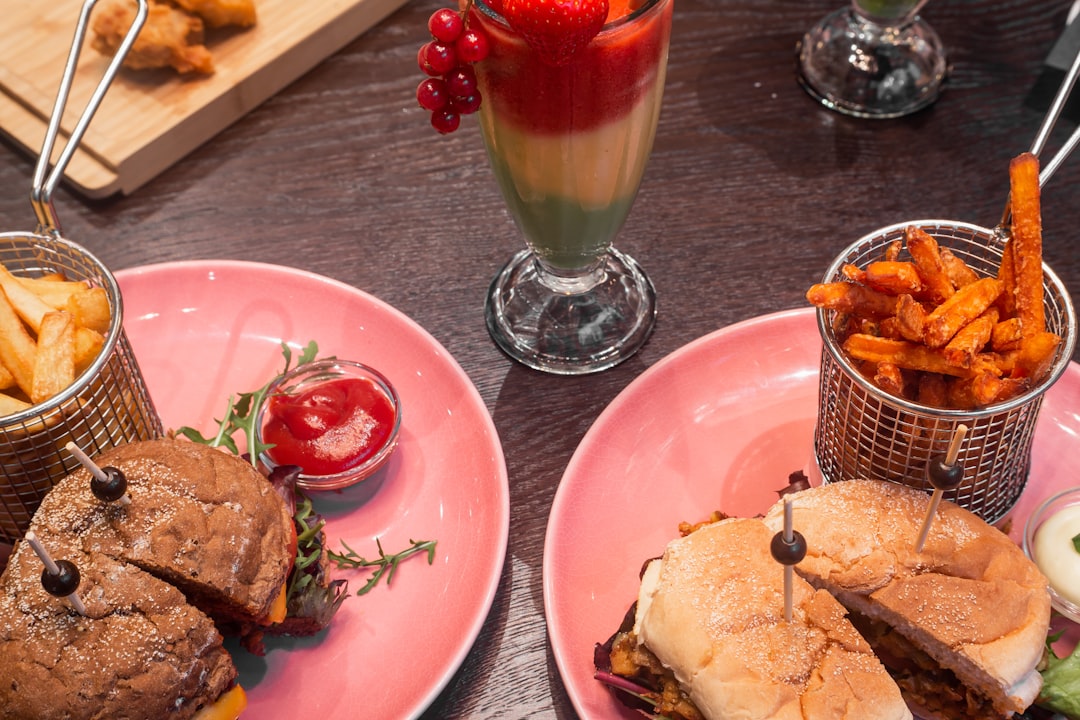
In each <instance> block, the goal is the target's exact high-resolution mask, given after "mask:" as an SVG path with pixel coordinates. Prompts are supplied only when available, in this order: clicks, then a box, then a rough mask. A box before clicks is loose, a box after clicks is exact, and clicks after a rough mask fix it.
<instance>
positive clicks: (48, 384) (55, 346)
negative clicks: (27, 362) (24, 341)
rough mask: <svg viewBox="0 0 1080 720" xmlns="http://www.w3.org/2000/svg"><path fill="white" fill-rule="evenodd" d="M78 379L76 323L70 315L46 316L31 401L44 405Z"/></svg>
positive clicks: (39, 335)
mask: <svg viewBox="0 0 1080 720" xmlns="http://www.w3.org/2000/svg"><path fill="white" fill-rule="evenodd" d="M74 380H75V321H74V320H73V319H72V317H71V315H70V314H69V313H66V312H64V311H62V310H54V311H52V312H50V313H46V315H45V317H44V318H42V320H41V330H40V332H38V343H37V354H36V356H35V358H34V378H33V385H32V387H31V389H30V399H31V400H32V401H33V402H35V403H39V402H44V401H45V400H48V399H49V398H51V397H52V396H54V395H56V394H57V393H59V392H60V391H61V390H63V389H64V388H66V387H67V386H68V385H70V384H71V383H72V382H74Z"/></svg>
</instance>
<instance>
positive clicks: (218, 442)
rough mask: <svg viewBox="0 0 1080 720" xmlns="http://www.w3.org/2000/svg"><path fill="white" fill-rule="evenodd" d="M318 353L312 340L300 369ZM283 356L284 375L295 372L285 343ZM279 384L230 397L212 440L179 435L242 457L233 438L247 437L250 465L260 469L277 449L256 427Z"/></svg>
mask: <svg viewBox="0 0 1080 720" xmlns="http://www.w3.org/2000/svg"><path fill="white" fill-rule="evenodd" d="M318 353H319V346H318V344H317V343H316V342H315V341H314V340H311V341H310V342H308V344H307V345H306V346H304V349H303V350H302V351H301V353H300V357H299V358H298V359H297V362H296V366H297V367H298V366H300V365H303V364H305V363H309V362H311V361H312V360H314V359H315V357H316V356H317V355H318ZM281 354H282V356H283V357H284V358H285V367H284V368H283V369H282V371H281V374H285V373H287V372H289V370H291V369H292V368H293V365H292V359H293V351H292V348H291V347H289V345H288V344H287V343H284V342H283V343H281ZM275 380H277V378H276V377H275V378H273V379H271V380H270V381H269V382H267V383H266V384H265V385H263V386H262V387H261V388H259V389H258V390H253V391H251V392H246V393H240V394H239V395H236V396H233V395H230V396H229V400H228V404H227V405H226V407H225V416H224V417H223V418H221V419H217V418H215V419H214V422H216V423H217V424H218V431H217V433H216V434H214V435H213V436H212V437H205V436H204V435H203V434H202V433H200V432H199V431H198V430H196V429H195V428H193V427H188V426H187V425H185V426H183V427H180V428H178V429H177V430H176V432H177V433H178V434H180V435H183V436H184V437H186V438H187V439H189V440H192V441H193V442H197V443H202V444H203V445H210V446H211V447H225V448H227V449H228V450H229V451H230V452H232V453H234V454H236V455H240V450H239V447H238V446H237V444H236V440H235V438H234V437H233V436H234V435H235V434H236V433H237V432H240V433H243V436H244V440H245V442H246V444H247V455H248V461H249V462H250V463H251V464H252V465H255V466H258V463H259V456H260V455H262V454H263V453H264V452H266V451H267V450H269V449H270V448H271V447H273V446H272V445H268V444H266V443H263V442H259V433H258V428H256V426H255V423H256V422H257V421H258V416H259V408H260V407H262V404H263V401H264V400H265V399H266V394H267V393H268V392H269V391H270V386H271V385H273V384H274V381H275Z"/></svg>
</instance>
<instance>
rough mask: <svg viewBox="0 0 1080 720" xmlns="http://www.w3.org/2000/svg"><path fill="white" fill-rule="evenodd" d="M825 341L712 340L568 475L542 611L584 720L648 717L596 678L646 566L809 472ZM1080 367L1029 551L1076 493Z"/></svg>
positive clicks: (557, 506) (623, 414)
mask: <svg viewBox="0 0 1080 720" xmlns="http://www.w3.org/2000/svg"><path fill="white" fill-rule="evenodd" d="M820 352H821V339H820V336H819V334H818V329H817V324H816V321H815V318H814V311H813V309H800V310H791V311H787V312H782V313H776V314H773V315H766V316H764V317H760V318H756V319H753V320H749V321H746V322H743V323H739V324H736V325H732V326H730V327H727V328H724V329H722V330H718V331H716V332H714V333H712V334H710V335H706V336H705V337H702V338H700V339H698V340H696V341H694V342H692V343H690V344H688V345H686V346H685V347H683V348H681V349H679V350H677V351H675V352H674V353H672V354H671V355H669V356H668V357H666V358H664V359H663V360H662V361H661V362H659V363H657V364H656V365H655V366H653V367H651V368H649V369H648V370H647V371H645V372H644V373H642V374H641V376H640V377H638V378H637V379H636V380H634V382H632V383H631V384H630V385H629V386H628V387H627V388H626V389H625V390H623V392H621V393H620V394H619V395H618V396H617V397H616V398H615V400H614V401H612V403H611V405H610V406H608V408H607V409H605V410H604V412H603V413H601V415H600V416H599V418H597V420H596V422H595V423H594V424H593V426H592V427H591V428H590V429H589V431H588V432H587V433H586V434H585V437H584V438H583V439H582V441H581V444H580V445H579V446H578V449H577V451H576V452H575V453H574V456H573V457H572V458H571V460H570V464H569V465H568V466H567V469H566V473H565V474H564V475H563V478H562V482H561V483H560V485H559V489H558V492H557V493H556V495H555V500H554V503H553V506H552V510H551V517H550V519H549V521H548V527H547V539H546V543H545V546H544V571H543V572H544V608H545V613H546V615H547V623H548V632H549V633H550V637H551V645H552V648H553V650H554V654H555V660H556V662H557V664H558V667H559V672H560V674H561V676H562V679H563V683H564V684H565V686H566V689H567V692H568V693H569V695H570V698H571V700H572V701H573V703H574V707H575V708H576V709H577V711H578V713H579V714H580V716H581V718H582V720H600V719H601V718H603V719H605V720H609V719H610V718H615V717H623V718H626V719H627V720H630V719H631V718H635V717H640V716H638V715H635V714H633V713H630V712H629V711H626V710H625V709H624V708H623V707H622V706H621V705H619V703H618V702H617V701H615V700H614V699H613V698H612V696H611V694H610V693H609V692H608V691H607V690H606V689H605V688H604V687H602V686H601V685H600V684H599V683H598V682H597V681H595V680H594V679H593V664H592V658H593V646H594V644H595V643H597V642H603V641H604V640H606V639H607V638H608V637H609V636H610V635H611V634H612V633H613V632H614V631H615V629H616V628H617V627H618V625H619V623H620V621H621V620H622V618H623V615H624V614H625V612H626V610H627V609H628V608H629V607H630V604H631V603H632V602H633V601H634V599H635V597H636V595H637V588H638V571H639V570H640V568H641V565H642V563H643V562H644V561H645V560H647V559H648V558H651V557H656V556H657V555H659V554H660V553H661V552H663V549H664V546H665V545H666V544H667V542H668V541H669V540H671V539H672V538H674V537H676V536H677V534H678V524H679V522H681V521H684V520H688V521H696V520H704V519H706V518H707V517H708V515H709V513H710V512H711V511H713V510H722V511H724V512H726V513H729V514H733V515H755V514H757V513H760V512H763V511H764V510H765V509H766V508H768V507H769V506H770V505H771V504H772V503H773V502H775V500H776V498H777V495H776V490H778V489H780V488H782V487H783V486H784V485H785V484H786V482H787V477H788V475H789V474H790V473H791V472H793V471H795V470H800V469H805V470H810V469H811V466H812V456H813V430H814V421H815V417H816V414H817V381H818V364H819V359H820V358H819V355H820ZM1077 408H1080V367H1078V366H1076V365H1075V364H1074V365H1071V366H1070V367H1069V368H1068V370H1067V371H1066V373H1065V374H1064V376H1063V377H1062V378H1061V380H1059V381H1058V383H1057V384H1056V385H1055V386H1054V387H1053V388H1052V389H1051V391H1050V392H1049V393H1048V394H1047V397H1046V400H1045V402H1044V404H1043V411H1042V415H1041V417H1040V421H1039V425H1038V427H1037V429H1036V439H1035V447H1034V450H1033V454H1034V458H1033V468H1032V473H1031V479H1030V481H1029V486H1028V489H1027V491H1026V492H1025V493H1024V495H1023V496H1022V498H1021V500H1020V502H1019V503H1018V504H1017V506H1016V508H1015V509H1014V511H1013V513H1012V520H1013V522H1012V529H1011V531H1010V534H1011V535H1012V537H1013V538H1014V539H1015V540H1017V541H1018V542H1019V540H1020V538H1021V535H1022V532H1023V522H1024V519H1026V517H1027V514H1028V513H1030V512H1031V510H1032V509H1034V507H1035V505H1037V504H1038V503H1039V501H1041V500H1042V499H1044V498H1045V497H1047V496H1048V495H1050V494H1052V493H1054V492H1055V491H1056V490H1057V489H1059V488H1063V487H1065V486H1067V485H1069V484H1070V483H1074V482H1075V472H1070V470H1069V468H1068V467H1066V463H1063V462H1062V458H1064V457H1067V456H1069V455H1071V454H1075V452H1076V451H1077V449H1078V445H1080V441H1078V440H1077V437H1078V434H1080V415H1078V414H1077Z"/></svg>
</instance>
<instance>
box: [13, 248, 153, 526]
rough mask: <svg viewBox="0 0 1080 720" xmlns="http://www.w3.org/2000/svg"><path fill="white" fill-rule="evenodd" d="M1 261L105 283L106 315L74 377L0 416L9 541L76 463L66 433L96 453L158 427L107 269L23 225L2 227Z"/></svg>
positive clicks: (31, 271) (23, 269) (35, 272)
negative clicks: (100, 335) (94, 350)
mask: <svg viewBox="0 0 1080 720" xmlns="http://www.w3.org/2000/svg"><path fill="white" fill-rule="evenodd" d="M0 263H2V264H3V265H4V266H5V267H6V268H7V269H8V270H10V271H11V272H12V273H14V274H15V275H22V276H29V277H34V276H40V275H44V274H48V273H60V274H62V275H63V276H64V277H66V278H67V279H70V280H85V281H88V282H89V283H90V284H91V285H94V286H97V287H101V288H104V290H105V292H106V295H107V296H108V300H109V309H110V317H111V320H110V325H109V330H108V333H107V334H106V336H105V344H104V346H103V348H102V349H101V351H100V352H99V353H98V355H97V358H96V359H95V360H94V361H93V362H92V363H91V364H90V366H89V367H88V368H87V369H86V370H85V371H84V372H83V373H82V375H80V376H79V377H78V378H76V380H75V382H74V384H72V385H70V386H69V387H68V388H67V389H65V390H63V391H62V392H60V393H59V394H57V395H55V396H53V397H52V398H50V399H49V400H46V401H45V402H42V403H39V404H37V405H34V406H32V407H30V408H28V409H27V410H25V411H23V412H20V413H18V414H15V415H7V416H5V417H0V474H2V477H0V539H3V540H6V541H9V542H12V541H14V540H16V539H18V538H21V537H22V535H23V533H24V532H25V531H26V528H27V527H28V526H29V524H30V518H31V517H32V516H33V514H34V510H36V509H37V506H38V504H39V503H40V502H41V500H42V498H43V497H44V496H45V493H47V492H48V491H49V489H50V488H51V487H52V485H53V483H54V482H55V481H57V480H59V479H60V478H62V477H64V476H65V475H67V474H68V473H69V472H71V471H72V470H74V469H75V468H76V467H78V461H77V460H76V459H75V458H74V457H72V456H71V455H70V454H69V453H68V452H67V451H66V450H65V449H64V446H65V445H66V444H67V443H68V442H69V441H70V442H74V443H75V444H77V445H78V446H79V447H81V448H82V449H83V450H85V451H86V452H87V453H88V454H90V455H95V454H97V453H99V452H101V451H103V450H106V449H108V448H110V447H114V446H116V445H122V444H125V443H128V442H131V441H133V440H139V439H148V438H152V437H157V436H160V435H161V434H162V432H163V430H162V425H161V420H160V419H159V418H158V415H157V412H156V411H155V409H154V405H153V402H152V401H151V399H150V395H149V393H148V391H147V389H146V384H145V382H144V381H143V377H142V374H141V373H140V371H139V367H138V363H137V362H136V360H135V355H134V353H133V352H132V350H131V346H130V344H129V343H128V340H127V336H126V334H125V333H124V329H123V303H122V300H121V296H120V288H119V286H118V285H117V284H116V279H115V278H114V277H113V275H112V273H111V272H109V270H108V269H107V268H106V267H105V266H104V265H103V264H102V263H101V262H100V261H99V260H98V259H97V258H95V257H94V256H93V255H91V254H90V253H89V252H88V251H87V250H85V249H84V248H82V247H80V246H79V245H76V244H75V243H72V242H70V241H67V240H64V239H63V238H60V237H52V236H46V235H36V234H27V233H0Z"/></svg>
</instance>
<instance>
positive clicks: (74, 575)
mask: <svg viewBox="0 0 1080 720" xmlns="http://www.w3.org/2000/svg"><path fill="white" fill-rule="evenodd" d="M26 542H28V543H29V544H30V547H32V548H33V549H34V552H35V553H37V556H38V558H39V559H40V560H41V562H42V564H43V565H45V569H44V570H42V571H41V586H42V587H43V588H45V592H47V593H49V594H50V595H52V596H54V597H62V598H65V599H66V600H67V601H68V602H69V603H71V606H72V607H73V608H75V612H77V613H79V614H80V615H86V605H84V604H83V601H82V598H80V597H79V581H80V576H79V568H78V567H76V566H75V563H73V562H71V561H69V560H55V561H54V560H53V559H52V557H50V555H49V552H48V551H47V550H46V549H45V546H43V545H42V544H41V541H40V540H38V538H37V535H35V534H34V533H33V531H30V532H27V533H26Z"/></svg>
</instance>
